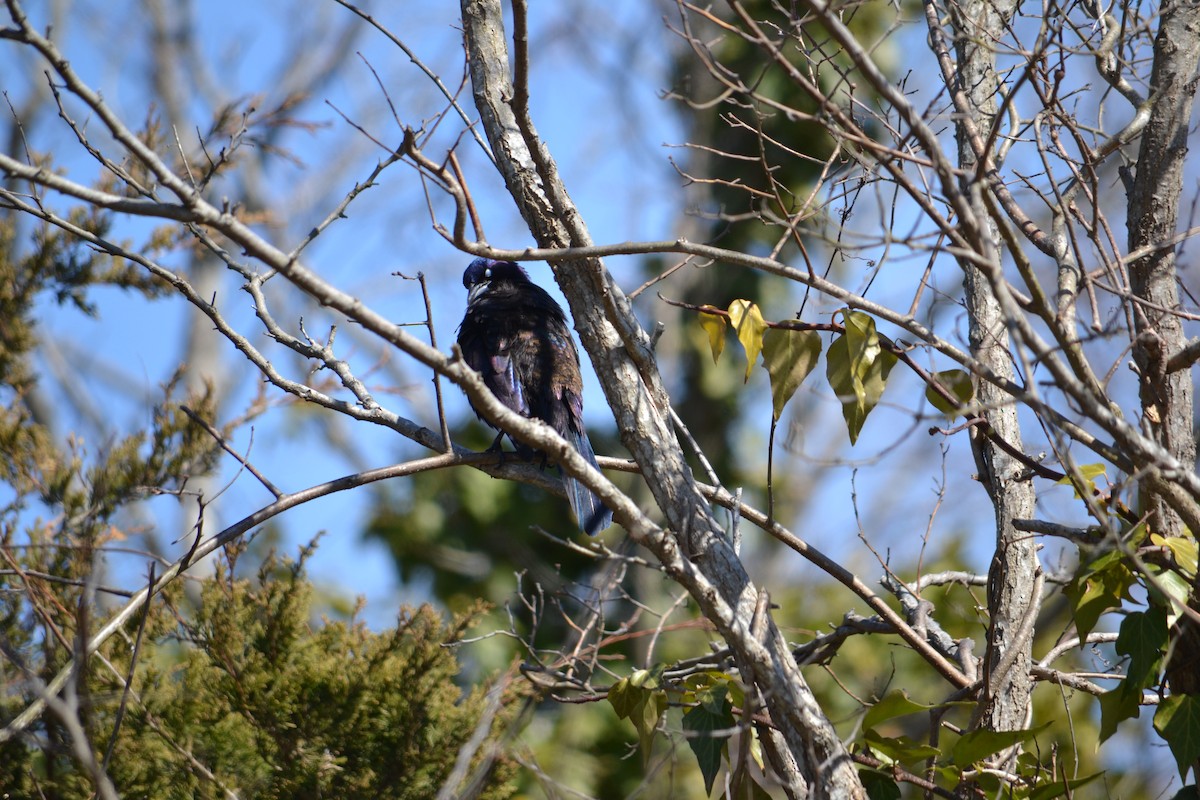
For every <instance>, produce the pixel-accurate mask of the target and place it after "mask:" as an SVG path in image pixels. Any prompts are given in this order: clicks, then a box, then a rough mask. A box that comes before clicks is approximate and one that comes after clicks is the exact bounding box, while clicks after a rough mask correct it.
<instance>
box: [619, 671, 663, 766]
mask: <svg viewBox="0 0 1200 800" xmlns="http://www.w3.org/2000/svg"><path fill="white" fill-rule="evenodd" d="M608 702H609V704H610V705H612V707H613V711H615V712H616V713H617V718H618V719H628V720H629V721H630V722H632V723H633V727H634V728H636V729H637V732H638V741H639V743H640V744H641V748H642V758H643V760H646V759H649V758H650V747H651V745H652V744H653V742H654V732H655V730H657V729H658V722H659V720H660V719H662V715H663V713H664V712H666V710H667V693H666V692H665V691H663V690H662V689H659V688H658V678H657V676H656V675H655V674H654V673H653V672H651V671H650V670H644V669H641V670H637V671H636V672H634V673H633V674H632V675H630V676H629V677H628V678H622V679H621V680H619V681H617V682H616V683H614V684H613V686H612V688H611V689H609V690H608Z"/></svg>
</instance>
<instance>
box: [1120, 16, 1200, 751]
mask: <svg viewBox="0 0 1200 800" xmlns="http://www.w3.org/2000/svg"><path fill="white" fill-rule="evenodd" d="M1161 15H1162V16H1161V21H1160V23H1159V29H1158V35H1157V36H1156V37H1155V39H1154V67H1153V70H1152V72H1151V75H1150V91H1151V96H1150V102H1151V103H1152V104H1153V105H1152V107H1151V109H1150V120H1149V122H1148V123H1147V124H1146V129H1145V131H1143V133H1142V141H1141V146H1140V148H1139V150H1138V158H1137V173H1136V175H1135V176H1134V179H1133V183H1132V185H1131V186H1130V187H1129V216H1128V218H1127V220H1126V224H1127V227H1128V231H1129V250H1130V252H1135V251H1140V250H1142V249H1143V248H1145V249H1147V250H1148V252H1147V254H1146V255H1145V256H1143V257H1141V258H1139V259H1137V260H1135V261H1133V262H1131V263H1130V265H1129V283H1130V288H1131V289H1132V290H1133V294H1134V295H1135V297H1137V298H1138V299H1139V300H1143V301H1145V302H1144V303H1142V302H1137V303H1135V306H1134V315H1135V316H1134V321H1135V329H1136V333H1137V335H1136V338H1135V339H1134V348H1133V356H1134V361H1135V363H1136V364H1137V368H1138V374H1139V376H1140V385H1139V394H1140V400H1141V406H1142V429H1143V430H1144V431H1146V432H1147V433H1148V434H1149V435H1151V436H1153V437H1154V439H1155V441H1157V442H1159V443H1160V444H1162V445H1163V446H1164V447H1165V448H1166V449H1167V450H1168V451H1169V452H1170V453H1171V455H1173V456H1174V457H1175V458H1176V459H1178V461H1179V464H1180V466H1181V468H1183V469H1187V470H1194V469H1195V467H1196V440H1195V433H1194V431H1193V422H1192V415H1193V413H1194V411H1193V400H1192V372H1191V369H1190V368H1187V369H1180V370H1176V371H1174V372H1168V371H1167V368H1166V364H1167V360H1168V359H1169V358H1170V357H1171V356H1172V355H1173V354H1175V353H1178V352H1179V351H1180V350H1181V349H1183V347H1184V345H1185V344H1186V340H1185V336H1184V331H1183V323H1182V321H1181V320H1180V318H1179V317H1178V316H1177V315H1176V314H1175V312H1176V311H1177V310H1178V309H1179V291H1178V277H1177V274H1176V272H1177V270H1176V260H1175V249H1176V245H1175V244H1173V243H1172V242H1171V239H1172V238H1173V237H1174V236H1175V235H1176V233H1177V232H1178V226H1179V199H1180V196H1181V194H1182V189H1183V179H1184V163H1185V161H1186V158H1187V151H1188V126H1189V123H1190V120H1191V117H1192V101H1193V98H1194V95H1195V92H1196V83H1197V78H1196V67H1197V63H1198V61H1200V6H1197V4H1195V3H1188V2H1167V3H1164V4H1163V6H1162V10H1161ZM1148 483H1149V485H1148V486H1143V489H1142V497H1141V504H1142V509H1143V511H1144V512H1149V514H1150V526H1151V528H1152V529H1153V530H1154V531H1155V532H1157V533H1159V534H1161V535H1163V536H1185V535H1188V533H1189V532H1188V529H1187V526H1186V525H1185V524H1184V521H1183V520H1182V519H1181V518H1180V517H1179V515H1178V514H1177V513H1176V512H1175V510H1174V509H1172V508H1171V507H1170V505H1168V503H1167V501H1166V498H1165V497H1164V496H1163V495H1160V494H1159V493H1158V492H1156V491H1155V488H1154V483H1153V482H1148ZM1196 533H1197V532H1196V531H1192V532H1191V534H1192V535H1195V534H1196ZM1191 606H1192V608H1194V609H1197V610H1200V577H1197V583H1196V585H1194V586H1193V587H1192V598H1191ZM1173 634H1174V635H1173V636H1172V645H1171V648H1170V650H1169V651H1168V652H1169V655H1168V659H1167V678H1168V680H1169V681H1170V684H1171V690H1172V691H1175V692H1183V693H1186V694H1200V626H1197V625H1196V623H1195V622H1194V621H1193V620H1191V619H1190V618H1189V617H1187V616H1186V615H1184V616H1181V617H1180V619H1179V622H1177V623H1176V625H1175V630H1174V631H1173ZM1197 774H1198V775H1200V765H1197Z"/></svg>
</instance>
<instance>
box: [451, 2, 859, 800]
mask: <svg viewBox="0 0 1200 800" xmlns="http://www.w3.org/2000/svg"><path fill="white" fill-rule="evenodd" d="M462 14H463V30H464V35H465V38H466V43H467V49H468V53H469V59H470V71H471V81H472V86H473V91H474V95H475V104H476V107H477V109H478V111H479V114H480V119H481V122H482V125H483V128H484V130H485V132H486V134H487V138H488V141H489V142H490V144H491V146H492V149H493V151H494V154H495V156H496V161H497V164H498V166H499V169H500V172H501V174H502V175H503V177H504V180H505V184H506V185H507V187H508V191H509V194H511V195H512V197H513V199H514V201H515V202H516V204H517V207H518V209H519V210H520V212H521V215H522V217H523V218H524V219H525V222H526V224H527V225H528V226H529V229H530V231H531V232H532V233H533V235H534V237H535V238H536V239H537V241H538V243H539V245H541V246H543V247H564V246H575V247H580V246H587V245H590V244H591V243H592V242H591V238H590V236H589V234H588V232H587V228H586V226H585V225H584V223H583V221H582V220H581V219H580V217H579V214H578V212H577V210H576V209H575V207H574V205H573V204H572V202H571V199H570V197H569V196H568V194H567V192H566V189H565V187H564V186H563V184H562V182H561V180H560V179H559V177H558V172H557V168H556V166H555V163H554V160H553V159H552V158H551V156H550V154H549V153H548V152H547V150H546V148H545V145H544V144H543V143H542V142H541V140H540V139H538V137H537V134H536V132H535V131H534V130H533V125H532V122H531V121H530V120H529V119H528V116H527V108H524V107H523V104H522V100H521V98H523V97H525V95H524V91H525V89H526V88H527V87H522V86H520V85H519V82H518V85H517V86H515V87H514V85H513V81H512V80H511V79H510V77H509V76H510V67H509V56H508V47H507V43H506V41H505V38H504V27H503V19H504V17H503V13H502V9H501V5H500V2H499V0H462ZM518 25H519V23H518ZM516 36H517V37H521V40H523V37H524V31H522V30H519V29H518V30H517V31H516ZM519 58H520V52H518V59H519ZM523 70H524V65H521V64H518V67H517V72H518V73H519V74H523ZM553 266H554V272H555V277H556V278H557V280H558V282H559V285H560V286H561V287H562V290H563V294H564V295H565V296H566V298H567V301H568V302H569V304H570V306H571V312H572V315H573V317H574V320H575V327H576V329H577V330H578V331H579V335H580V339H581V340H582V341H583V345H584V348H585V350H586V351H587V352H588V355H589V356H590V357H591V358H592V359H593V361H594V363H595V366H596V372H597V374H598V375H599V376H600V380H601V384H602V387H603V389H604V393H605V396H606V397H607V399H608V403H609V405H610V406H611V408H612V411H613V414H614V416H615V418H616V421H617V426H618V429H619V431H620V434H621V439H622V442H623V443H624V444H625V446H626V447H627V448H628V449H629V451H630V453H632V454H633V456H634V458H635V459H636V460H637V462H638V464H639V465H640V466H641V469H642V474H643V477H644V478H645V480H646V482H647V485H648V486H649V487H650V490H651V491H652V492H653V494H654V497H655V500H656V503H657V504H658V506H659V508H660V509H661V510H662V512H663V514H664V516H665V518H666V520H667V524H668V525H669V526H670V529H671V531H670V534H671V535H667V534H666V533H665V532H664V534H663V535H661V536H657V537H651V538H648V539H647V540H646V541H643V542H641V544H643V545H645V546H646V547H648V548H649V549H651V550H652V551H653V552H654V554H655V556H657V557H658V558H659V560H660V561H661V562H662V563H663V565H664V567H666V569H667V572H668V574H669V575H671V577H672V578H674V579H675V580H676V581H677V582H679V583H680V585H682V586H684V587H685V588H686V589H687V590H688V591H689V593H691V594H692V596H693V597H694V598H695V599H696V601H697V603H698V604H699V606H700V608H701V610H702V611H703V613H704V615H705V616H706V617H707V618H708V619H710V620H711V621H712V622H713V623H714V624H715V625H716V627H717V629H718V630H719V631H720V632H721V634H722V636H724V638H725V640H726V641H727V642H728V644H729V646H730V648H731V649H732V651H733V653H734V654H735V657H736V661H737V663H738V664H740V665H745V666H746V667H748V674H743V675H742V676H741V677H742V680H743V682H744V683H745V684H746V686H747V690H748V691H753V690H755V689H756V690H757V691H758V692H759V693H760V695H761V697H762V698H763V699H764V702H765V704H766V708H767V710H768V711H769V712H770V715H771V720H772V722H773V723H774V725H775V726H776V727H777V729H778V734H774V733H771V734H768V735H767V736H764V737H763V744H764V749H765V750H766V751H767V754H768V756H769V757H770V758H771V762H772V766H774V767H775V770H776V773H777V775H778V776H779V777H780V779H781V780H782V781H783V783H784V789H785V790H786V791H787V793H788V795H789V797H793V798H802V797H809V796H814V797H822V798H824V797H830V798H864V797H865V796H866V795H865V792H864V790H863V787H862V783H861V781H860V780H859V778H858V773H857V770H856V769H855V767H854V765H853V763H852V761H851V759H850V757H849V754H848V753H847V752H846V750H845V748H844V747H843V745H842V742H841V740H840V738H839V737H838V735H837V732H836V731H835V730H834V728H833V725H832V723H831V722H830V721H829V719H828V718H827V717H826V716H825V714H824V713H823V712H822V710H821V708H820V706H818V704H817V702H816V698H814V697H813V694H812V691H811V690H810V689H809V687H808V684H807V683H806V682H805V680H804V677H803V676H802V675H801V673H800V669H799V667H798V666H797V664H796V661H795V659H794V658H793V657H792V654H791V649H790V647H789V645H788V642H787V640H786V639H785V638H784V637H783V635H782V634H781V633H780V631H779V630H778V628H776V626H775V623H774V621H773V620H772V619H771V616H770V612H769V611H766V612H765V613H763V612H760V613H761V614H762V616H761V618H759V617H757V616H756V614H755V609H756V607H759V606H760V602H759V589H758V588H757V587H755V586H754V584H753V583H751V581H750V577H749V575H747V574H746V571H745V568H744V567H743V565H742V564H741V562H740V561H739V560H738V559H737V556H736V555H734V553H733V550H732V548H731V547H730V545H729V543H728V541H727V540H726V539H725V537H724V532H723V530H722V528H721V526H720V524H719V523H718V522H717V521H716V520H715V518H714V517H713V515H712V511H711V509H710V507H709V505H708V503H707V502H706V501H705V500H704V497H703V496H702V495H701V493H700V491H699V488H698V487H697V485H696V483H695V480H694V479H693V477H692V474H691V471H690V470H689V468H688V466H687V463H686V461H685V459H684V454H683V451H682V448H681V447H680V444H679V442H678V439H677V438H676V436H675V434H674V430H673V428H672V425H671V421H670V416H669V413H668V411H669V409H668V407H667V403H668V402H669V401H668V398H667V395H666V392H665V390H664V389H663V387H662V379H661V377H660V375H659V374H658V368H657V365H656V364H655V361H654V358H653V353H652V350H651V348H650V341H649V337H648V336H647V334H646V332H645V331H644V330H643V329H642V328H641V327H640V325H639V324H638V323H637V320H636V318H635V317H634V315H633V314H632V312H631V310H630V307H629V301H628V300H627V299H626V298H625V296H624V295H623V294H622V293H621V290H620V288H619V287H618V286H616V284H615V283H613V282H612V281H611V280H610V279H609V278H608V275H607V273H606V272H605V271H604V269H603V265H602V264H601V263H600V262H599V260H598V259H578V260H573V261H571V262H563V263H557V264H554V265H553ZM762 605H766V604H762ZM784 748H786V749H784Z"/></svg>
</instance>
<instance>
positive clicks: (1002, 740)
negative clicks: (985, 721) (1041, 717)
mask: <svg viewBox="0 0 1200 800" xmlns="http://www.w3.org/2000/svg"><path fill="white" fill-rule="evenodd" d="M1051 724H1052V723H1049V722H1047V723H1046V724H1045V725H1040V726H1038V727H1036V728H1026V729H1024V730H1019V731H989V730H984V729H980V730H975V731H971V732H970V733H967V734H964V735H963V737H962V738H961V739H959V740H958V741H957V742H955V743H954V749H953V750H951V751H950V763H952V764H954V765H955V766H958V767H969V766H970V765H972V764H974V763H976V762H978V761H982V760H983V759H985V758H987V757H988V756H990V755H993V754H995V753H999V752H1000V751H1001V750H1005V749H1007V748H1009V747H1012V746H1013V745H1017V744H1024V743H1025V742H1028V741H1029V740H1031V739H1033V737H1035V736H1037V735H1038V734H1039V733H1041V732H1042V731H1044V730H1046V728H1048V727H1050V725H1051Z"/></svg>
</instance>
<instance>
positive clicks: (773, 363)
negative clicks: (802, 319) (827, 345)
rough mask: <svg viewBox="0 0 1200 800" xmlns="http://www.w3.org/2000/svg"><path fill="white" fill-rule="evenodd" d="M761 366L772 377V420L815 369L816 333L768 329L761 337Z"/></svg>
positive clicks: (819, 348) (818, 348)
mask: <svg viewBox="0 0 1200 800" xmlns="http://www.w3.org/2000/svg"><path fill="white" fill-rule="evenodd" d="M762 350H763V366H765V367H766V368H767V374H768V375H770V376H771V402H772V404H773V405H774V412H775V419H776V420H778V419H779V416H780V415H781V414H782V413H783V407H784V405H785V404H786V403H787V401H788V400H790V399H792V395H794V394H795V393H796V390H797V389H798V388H800V384H801V383H803V382H804V379H805V378H807V377H808V374H809V373H810V372H812V371H813V367H815V366H816V365H817V358H818V357H819V356H820V355H821V337H820V335H818V334H817V332H816V331H795V330H790V329H788V328H771V329H770V330H768V331H767V332H766V333H764V334H763V348H762Z"/></svg>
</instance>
